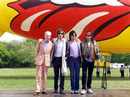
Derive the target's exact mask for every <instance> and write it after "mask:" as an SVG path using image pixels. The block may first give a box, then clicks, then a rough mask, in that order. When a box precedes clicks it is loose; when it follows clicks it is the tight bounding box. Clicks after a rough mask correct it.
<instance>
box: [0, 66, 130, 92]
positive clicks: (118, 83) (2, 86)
mask: <svg viewBox="0 0 130 97" xmlns="http://www.w3.org/2000/svg"><path fill="white" fill-rule="evenodd" d="M125 76H126V77H125V78H124V79H121V78H120V72H119V69H112V74H111V77H109V78H108V89H130V79H129V78H128V76H129V74H128V70H126V71H125ZM80 83H81V81H80ZM34 87H35V68H19V69H7V68H5V69H0V90H33V89H34ZM92 87H93V88H95V89H100V88H101V78H100V79H98V78H96V77H95V70H94V80H93V84H92ZM48 88H53V69H52V68H50V69H49V72H48ZM65 89H70V80H69V76H67V77H66V81H65Z"/></svg>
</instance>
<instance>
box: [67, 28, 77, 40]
mask: <svg viewBox="0 0 130 97" xmlns="http://www.w3.org/2000/svg"><path fill="white" fill-rule="evenodd" d="M74 35H75V36H77V34H76V32H75V31H74V30H72V31H70V33H69V40H71V36H74Z"/></svg>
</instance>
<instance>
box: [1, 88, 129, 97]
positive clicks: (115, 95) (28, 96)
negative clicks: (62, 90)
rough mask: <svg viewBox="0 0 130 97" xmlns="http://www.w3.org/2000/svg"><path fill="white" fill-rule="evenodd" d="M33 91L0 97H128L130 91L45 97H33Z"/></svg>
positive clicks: (2, 91)
mask: <svg viewBox="0 0 130 97" xmlns="http://www.w3.org/2000/svg"><path fill="white" fill-rule="evenodd" d="M32 93H33V91H23V90H21V91H5V90H0V97H130V90H101V89H100V90H95V93H94V94H86V95H80V94H73V95H72V94H70V93H69V92H67V93H66V95H60V94H53V93H52V91H49V92H48V94H47V95H43V94H41V95H39V96H33V95H32Z"/></svg>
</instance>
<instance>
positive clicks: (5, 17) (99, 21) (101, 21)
mask: <svg viewBox="0 0 130 97" xmlns="http://www.w3.org/2000/svg"><path fill="white" fill-rule="evenodd" d="M129 25H130V2H129V1H128V0H104V1H103V0H99V1H98V0H86V1H84V0H0V35H2V34H3V33H4V32H6V31H8V32H13V33H16V34H18V35H21V36H24V37H27V38H32V39H39V38H42V37H43V34H44V32H45V31H47V30H49V31H51V32H52V37H53V38H54V37H56V36H57V29H59V28H62V29H63V30H64V31H65V35H66V37H67V36H68V34H69V32H70V31H71V30H75V31H76V33H77V35H78V37H79V38H80V39H81V40H84V39H85V37H86V33H87V32H89V31H91V32H93V33H94V37H95V39H96V40H97V41H98V42H99V46H100V48H101V51H103V52H109V53H121V52H122V53H128V52H130V43H129V40H130V39H129V37H130V33H129V32H130V27H129Z"/></svg>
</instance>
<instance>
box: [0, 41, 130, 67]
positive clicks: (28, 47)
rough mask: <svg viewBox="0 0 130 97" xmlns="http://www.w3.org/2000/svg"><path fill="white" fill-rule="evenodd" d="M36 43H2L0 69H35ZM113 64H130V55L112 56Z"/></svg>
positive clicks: (0, 43)
mask: <svg viewBox="0 0 130 97" xmlns="http://www.w3.org/2000/svg"><path fill="white" fill-rule="evenodd" d="M35 53H36V41H35V40H30V39H28V40H26V41H24V42H18V41H12V42H9V43H5V42H0V68H19V67H34V66H35V64H34V58H35ZM111 62H112V63H115V62H117V63H125V64H126V65H128V64H130V54H129V53H128V54H112V56H111Z"/></svg>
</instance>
